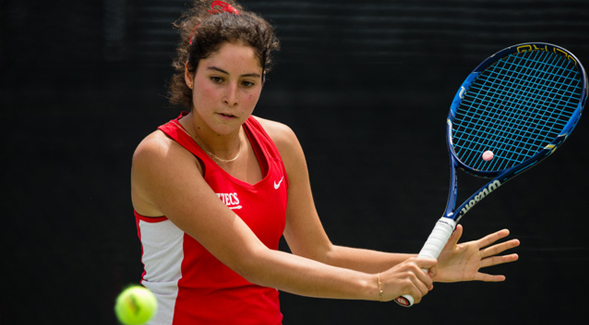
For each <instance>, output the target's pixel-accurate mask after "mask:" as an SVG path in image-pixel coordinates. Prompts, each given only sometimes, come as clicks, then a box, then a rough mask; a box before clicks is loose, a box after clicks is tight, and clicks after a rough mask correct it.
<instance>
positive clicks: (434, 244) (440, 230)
mask: <svg viewBox="0 0 589 325" xmlns="http://www.w3.org/2000/svg"><path fill="white" fill-rule="evenodd" d="M455 228H456V221H454V220H452V219H450V218H447V217H441V218H440V220H438V222H436V226H435V227H434V229H433V230H432V232H431V234H430V235H429V237H428V238H427V240H426V242H425V244H424V245H423V247H422V248H421V251H419V255H417V257H430V258H438V256H440V253H441V252H442V249H444V246H446V243H447V242H448V239H450V236H452V233H453V232H454V229H455ZM423 271H424V272H427V271H428V270H423ZM395 302H396V303H397V304H399V305H401V306H403V307H411V306H413V303H414V302H415V299H414V298H413V297H412V296H411V295H402V296H400V297H397V298H395Z"/></svg>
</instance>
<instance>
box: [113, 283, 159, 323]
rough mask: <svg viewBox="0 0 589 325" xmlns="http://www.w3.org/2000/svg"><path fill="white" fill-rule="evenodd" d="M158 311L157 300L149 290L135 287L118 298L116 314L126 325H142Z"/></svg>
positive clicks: (124, 291)
mask: <svg viewBox="0 0 589 325" xmlns="http://www.w3.org/2000/svg"><path fill="white" fill-rule="evenodd" d="M156 311H157V300H156V299H155V296H154V295H153V293H152V292H151V291H149V289H147V288H145V287H142V286H139V285H134V286H131V287H129V288H127V289H125V290H123V292H121V294H120V295H119V296H118V298H117V302H116V304H115V314H116V315H117V318H118V319H119V321H120V322H121V323H123V324H125V325H141V324H145V323H147V322H148V321H149V320H150V319H151V318H152V317H153V315H155V312H156Z"/></svg>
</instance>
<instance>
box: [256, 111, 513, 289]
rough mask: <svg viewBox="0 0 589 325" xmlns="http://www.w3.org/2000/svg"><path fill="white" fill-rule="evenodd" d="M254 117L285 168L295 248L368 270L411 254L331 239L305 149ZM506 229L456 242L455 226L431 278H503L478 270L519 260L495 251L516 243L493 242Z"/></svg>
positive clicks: (286, 132)
mask: <svg viewBox="0 0 589 325" xmlns="http://www.w3.org/2000/svg"><path fill="white" fill-rule="evenodd" d="M258 119H259V120H260V122H261V123H262V125H263V126H264V128H265V129H266V131H267V132H268V133H269V135H270V136H271V137H272V139H273V140H274V142H275V143H276V145H277V147H278V149H279V151H280V153H281V156H282V159H283V161H284V164H285V166H286V169H287V173H288V177H289V192H288V195H289V201H288V203H289V204H288V210H287V222H286V229H285V232H284V236H285V238H286V240H287V243H288V245H289V247H290V249H291V251H292V252H293V253H294V254H297V255H300V256H304V257H307V258H310V259H313V260H316V261H320V262H322V263H326V264H329V265H333V266H338V267H343V268H348V269H352V270H357V271H361V272H367V273H378V272H383V271H385V270H388V269H389V268H391V267H394V266H396V265H399V263H403V262H405V261H407V259H408V258H411V257H414V256H415V255H411V254H399V253H384V252H378V251H374V250H367V249H358V248H351V247H344V246H337V245H333V244H332V243H331V241H330V240H329V238H328V236H327V234H326V233H325V231H324V229H323V226H322V225H321V222H320V220H319V216H318V215H317V210H316V208H315V204H314V201H313V197H312V193H311V186H310V181H309V174H308V170H307V164H306V160H305V155H304V153H303V150H302V148H301V145H300V144H299V141H298V139H297V138H296V136H295V134H294V132H293V131H292V130H291V129H290V128H288V127H287V126H285V125H283V124H280V123H277V122H273V121H269V120H264V119H260V118H258ZM508 234H509V232H508V231H507V230H502V231H499V232H496V233H493V234H491V235H488V236H485V237H484V238H482V239H479V240H476V241H471V242H467V243H462V244H458V240H459V239H460V236H461V235H462V226H458V228H457V231H456V232H455V233H454V234H453V236H452V238H451V239H450V240H449V241H448V244H447V245H446V247H445V248H444V250H443V252H442V255H441V256H440V258H439V261H440V264H439V272H438V274H437V277H436V278H435V280H436V281H441V282H455V281H470V280H483V281H502V280H503V279H505V277H504V276H492V275H488V274H484V273H480V272H478V270H479V269H480V268H482V267H488V266H493V265H497V264H502V263H508V262H513V261H515V260H517V254H509V255H505V256H495V255H497V254H499V253H502V252H503V251H505V250H507V249H510V248H514V247H516V246H518V245H519V241H518V240H517V239H512V240H509V241H506V242H503V243H499V244H496V245H493V244H494V243H495V242H496V241H497V240H500V239H503V238H504V237H506V236H507V235H508Z"/></svg>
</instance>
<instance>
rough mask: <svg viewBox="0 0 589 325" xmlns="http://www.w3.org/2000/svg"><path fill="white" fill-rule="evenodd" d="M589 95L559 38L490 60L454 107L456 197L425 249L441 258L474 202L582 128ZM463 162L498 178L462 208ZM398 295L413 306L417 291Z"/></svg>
mask: <svg viewBox="0 0 589 325" xmlns="http://www.w3.org/2000/svg"><path fill="white" fill-rule="evenodd" d="M586 100H587V76H586V74H585V70H584V68H583V66H582V65H581V62H580V61H579V60H578V59H577V58H576V57H575V56H574V55H573V54H572V53H571V52H569V51H567V50H566V49H564V48H562V47H559V46H557V45H553V44H547V43H523V44H518V45H514V46H511V47H508V48H506V49H503V50H501V51H499V52H497V53H495V54H494V55H492V56H491V57H489V58H488V59H486V60H485V61H484V62H482V63H481V64H480V65H479V66H478V67H477V68H476V69H475V70H474V71H473V72H472V73H471V74H470V75H469V76H468V77H467V78H466V80H465V81H464V82H463V83H462V86H460V89H459V90H458V92H457V93H456V96H455V97H454V100H453V101H452V105H451V106H450V112H449V114H448V119H447V127H446V136H447V137H446V142H447V144H448V151H449V153H450V169H451V176H450V193H449V195H448V203H447V206H446V211H445V212H444V215H443V216H442V217H441V218H440V219H439V220H438V222H437V223H436V225H435V227H434V229H433V231H432V232H431V234H430V236H429V237H428V239H427V241H426V242H425V245H424V246H423V248H422V249H421V251H420V252H419V256H420V257H431V258H438V256H439V255H440V253H441V251H442V249H443V248H444V246H445V244H446V242H447V241H448V239H449V238H450V236H451V235H452V232H453V231H454V229H455V227H456V224H457V223H458V222H459V221H460V219H461V218H462V217H463V216H464V215H465V214H466V213H467V212H468V211H469V210H470V209H471V208H472V207H473V206H475V205H476V204H477V203H478V202H480V201H481V200H482V199H484V198H485V197H486V196H487V195H489V194H491V192H493V191H495V190H496V189H497V188H499V187H500V186H502V185H503V184H505V183H506V182H507V181H509V180H510V179H512V178H514V177H515V176H517V175H519V174H521V173H522V172H524V171H526V170H528V169H529V168H531V167H533V166H535V165H537V164H538V163H539V162H541V161H542V160H544V159H545V158H546V157H548V156H549V155H551V154H552V153H553V152H554V151H555V150H556V149H557V148H558V147H559V146H560V145H561V144H562V143H563V142H564V141H565V140H566V138H567V137H568V136H569V135H570V133H571V132H572V131H573V129H574V128H575V126H576V124H577V122H578V121H579V118H580V117H581V113H582V110H583V107H584V106H585V102H586ZM458 169H462V170H463V171H464V172H466V173H467V174H470V175H474V176H477V177H482V178H492V180H491V181H490V182H488V183H487V184H485V185H484V186H483V187H481V188H480V189H479V190H478V191H476V192H475V193H474V194H473V195H472V196H470V197H469V198H468V199H466V200H465V201H464V203H462V204H461V205H460V206H458V207H456V196H457V192H458V181H457V177H456V174H457V170H458ZM395 301H396V302H397V303H398V304H400V305H402V306H407V307H409V306H411V305H413V302H414V298H413V297H412V296H410V295H404V296H401V297H398V298H396V299H395Z"/></svg>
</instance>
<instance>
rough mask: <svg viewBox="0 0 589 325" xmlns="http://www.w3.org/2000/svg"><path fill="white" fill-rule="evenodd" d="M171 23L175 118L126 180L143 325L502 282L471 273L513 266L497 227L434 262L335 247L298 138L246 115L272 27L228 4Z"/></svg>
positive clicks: (234, 318) (268, 61) (511, 243)
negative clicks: (145, 305) (147, 313)
mask: <svg viewBox="0 0 589 325" xmlns="http://www.w3.org/2000/svg"><path fill="white" fill-rule="evenodd" d="M177 27H178V28H179V30H180V33H181V41H180V43H179V45H178V52H177V57H176V59H175V61H174V66H175V69H176V74H175V75H174V76H173V78H172V81H171V87H170V99H171V102H172V103H174V104H181V105H184V107H185V108H186V112H184V113H182V114H181V115H180V116H179V117H177V118H175V119H172V120H171V121H169V122H168V123H165V124H163V125H162V126H161V127H159V128H158V130H156V131H155V132H153V133H151V134H150V135H148V136H147V137H146V138H145V139H144V140H143V141H142V142H141V143H140V144H139V146H138V147H137V149H136V151H135V154H134V156H133V168H132V174H131V182H132V200H133V206H134V209H135V216H136V220H137V227H138V235H139V238H140V240H141V244H142V249H143V253H142V262H143V264H144V270H145V271H144V273H143V279H142V284H143V285H144V286H146V287H147V288H149V289H150V290H151V291H152V292H153V293H154V294H155V295H156V297H157V299H158V303H159V306H158V311H157V314H156V315H155V317H154V319H153V320H152V323H153V324H159V325H161V324H217V323H225V324H281V323H282V314H281V312H280V305H279V300H278V290H281V291H285V292H290V293H294V294H298V295H304V296H309V297H323V298H334V299H358V300H373V301H390V300H392V299H394V298H396V297H398V296H400V295H403V294H411V295H412V296H413V297H415V300H416V302H419V301H420V300H421V298H422V297H423V296H424V295H425V294H427V293H428V291H429V290H430V289H431V288H432V284H433V282H434V281H440V282H454V281H471V280H480V281H490V282H494V281H503V280H504V279H505V277H504V276H502V275H490V274H485V273H481V272H479V268H481V267H487V266H492V265H497V264H502V263H506V262H512V261H515V260H517V258H518V256H517V255H516V254H508V255H498V254H500V253H502V252H503V251H505V250H507V249H510V248H513V247H516V246H518V245H519V242H518V240H516V239H512V240H508V241H503V242H501V243H497V241H498V240H500V239H502V238H504V237H506V236H507V235H508V234H509V231H507V230H501V231H498V232H495V233H493V234H490V235H488V236H486V237H484V238H482V239H479V240H476V241H471V242H467V243H462V244H457V242H458V240H459V238H460V236H461V234H462V227H461V226H458V227H457V229H456V231H455V233H454V234H453V236H452V237H451V238H450V240H449V242H448V244H447V245H446V247H445V248H444V250H443V252H442V254H441V255H440V257H439V259H438V260H435V259H426V258H416V257H415V255H409V254H397V253H385V252H377V251H372V250H363V249H356V248H349V247H342V246H337V245H334V244H332V243H331V241H330V240H329V238H328V236H327V235H326V233H325V231H324V229H323V227H322V225H321V221H320V220H319V216H318V215H317V211H316V209H315V206H314V203H313V197H312V194H311V189H310V184H309V176H308V172H307V166H306V163H305V156H304V154H303V150H302V149H301V146H300V144H299V142H298V140H297V138H296V136H295V134H294V133H293V131H292V130H291V129H290V128H288V127H287V126H285V125H283V124H280V123H278V122H274V121H270V120H266V119H263V118H260V117H255V116H253V115H252V113H253V111H254V108H255V106H256V103H257V102H258V99H259V97H260V93H261V91H262V88H263V85H264V82H265V75H266V73H268V72H269V71H270V69H271V66H272V57H271V53H272V51H274V50H277V49H278V47H279V42H278V40H277V38H276V36H275V34H274V32H273V27H272V26H271V25H270V24H268V22H266V21H265V20H264V19H262V18H261V17H259V16H258V15H256V14H254V13H252V12H249V11H246V10H244V9H243V8H242V7H241V6H240V5H238V4H236V3H235V2H233V1H228V2H221V1H212V2H211V1H195V3H194V6H193V7H191V8H190V9H189V10H188V11H186V12H185V13H184V14H183V15H182V16H181V18H180V19H179V20H178V22H177ZM282 236H284V238H285V239H286V242H287V243H288V246H289V248H290V250H291V251H292V253H287V252H282V251H279V250H278V242H279V239H280V238H281V237H282ZM422 269H429V270H430V271H429V272H424V271H422Z"/></svg>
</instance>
